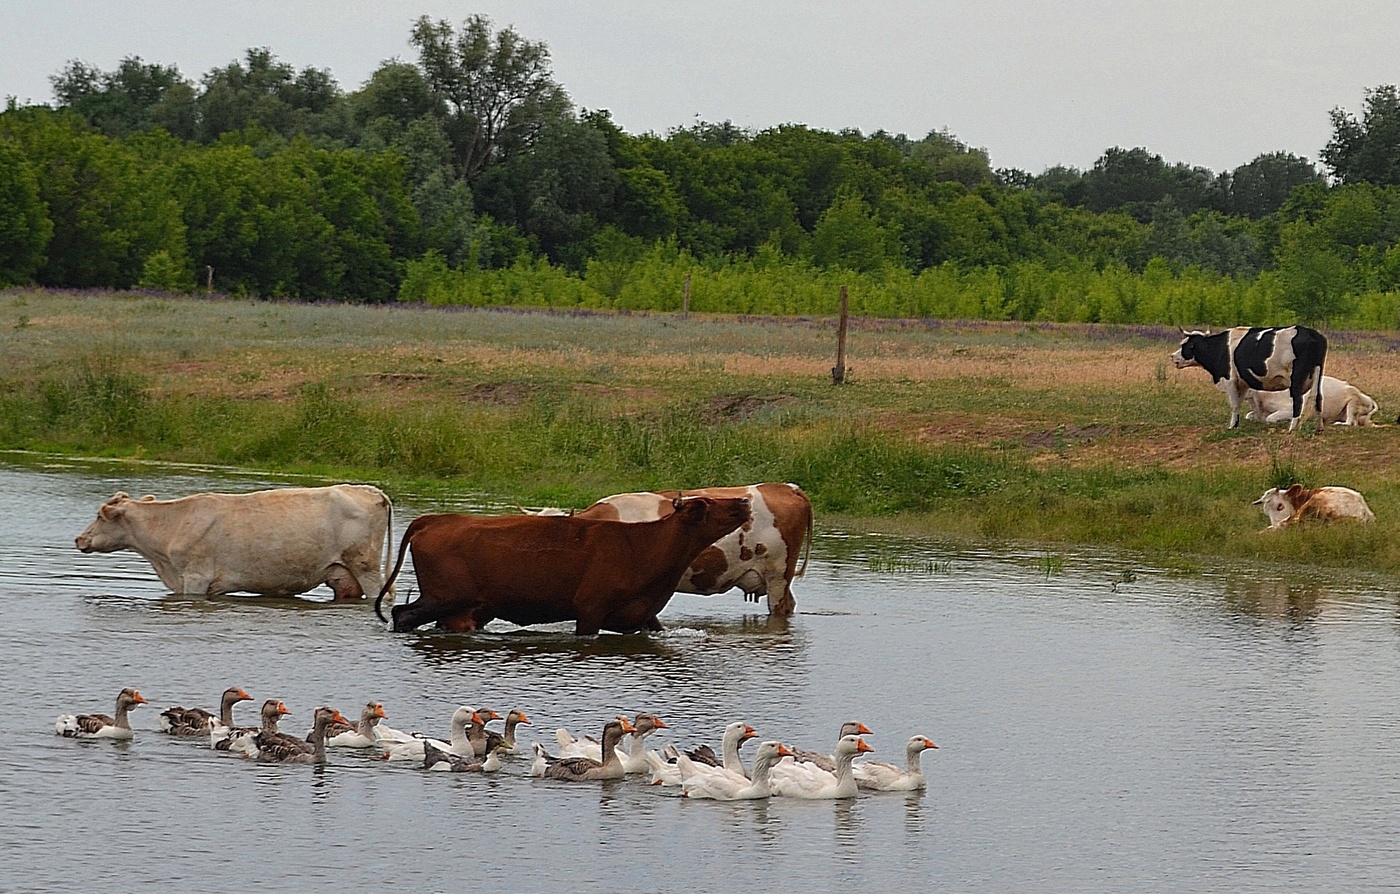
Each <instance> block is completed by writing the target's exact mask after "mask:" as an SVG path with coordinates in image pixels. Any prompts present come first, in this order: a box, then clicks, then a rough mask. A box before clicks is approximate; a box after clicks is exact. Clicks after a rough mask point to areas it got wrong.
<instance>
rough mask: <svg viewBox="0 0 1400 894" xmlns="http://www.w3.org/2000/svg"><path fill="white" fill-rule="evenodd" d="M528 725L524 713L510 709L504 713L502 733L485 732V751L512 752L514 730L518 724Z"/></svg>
mask: <svg viewBox="0 0 1400 894" xmlns="http://www.w3.org/2000/svg"><path fill="white" fill-rule="evenodd" d="M522 723H524V724H527V725H528V724H529V723H530V718H529V717H526V716H525V712H524V711H521V710H520V709H518V708H512V709H511V710H510V711H508V712H507V713H506V728H505V732H504V733H498V732H496V731H495V730H493V729H488V730H487V731H486V751H487V753H488V754H489V753H491V752H493V751H498V750H499V751H504V752H512V751H515V728H516V727H517V726H519V725H520V724H522Z"/></svg>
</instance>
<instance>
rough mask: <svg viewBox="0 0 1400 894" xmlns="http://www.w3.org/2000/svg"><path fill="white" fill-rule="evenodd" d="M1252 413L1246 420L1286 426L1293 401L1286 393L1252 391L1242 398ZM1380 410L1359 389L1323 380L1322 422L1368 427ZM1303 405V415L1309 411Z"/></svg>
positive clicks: (1343, 383) (1334, 380)
mask: <svg viewBox="0 0 1400 894" xmlns="http://www.w3.org/2000/svg"><path fill="white" fill-rule="evenodd" d="M1245 400H1247V401H1249V404H1250V406H1251V407H1253V409H1251V410H1250V411H1249V412H1248V413H1246V414H1245V417H1244V418H1246V419H1253V420H1256V421H1258V422H1287V421H1288V420H1289V419H1291V418H1292V417H1293V400H1292V398H1291V397H1290V396H1289V394H1288V392H1286V391H1254V390H1252V389H1251V390H1250V391H1249V392H1247V393H1246V394H1245ZM1379 408H1380V407H1379V405H1378V404H1377V403H1376V402H1375V401H1374V400H1372V399H1371V397H1370V395H1367V394H1363V393H1362V392H1361V389H1359V388H1357V387H1356V386H1355V385H1352V384H1350V383H1348V382H1344V381H1342V380H1341V379H1338V378H1335V377H1333V376H1323V377H1322V421H1323V422H1326V423H1329V424H1332V423H1335V424H1337V425H1356V426H1363V425H1371V417H1372V416H1373V415H1374V414H1375V412H1376V410H1378V409H1379ZM1310 409H1311V408H1310V406H1309V405H1306V404H1305V405H1304V407H1303V415H1304V416H1306V415H1307V414H1308V411H1309V410H1310Z"/></svg>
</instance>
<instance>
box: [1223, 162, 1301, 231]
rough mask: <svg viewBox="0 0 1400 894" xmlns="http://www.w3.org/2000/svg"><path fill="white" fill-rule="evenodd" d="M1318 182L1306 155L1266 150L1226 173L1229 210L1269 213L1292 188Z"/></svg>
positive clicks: (1258, 215)
mask: <svg viewBox="0 0 1400 894" xmlns="http://www.w3.org/2000/svg"><path fill="white" fill-rule="evenodd" d="M1320 182H1322V175H1321V174H1319V173H1318V172H1317V169H1316V168H1314V167H1313V165H1312V162H1310V161H1308V160H1307V159H1306V158H1302V157H1300V156H1297V155H1293V154H1291V153H1288V152H1269V153H1265V154H1263V155H1260V156H1258V157H1256V158H1255V159H1254V160H1253V161H1251V162H1249V163H1248V164H1243V165H1240V166H1239V167H1238V168H1235V170H1234V172H1233V173H1232V174H1231V176H1230V208H1229V210H1230V213H1231V214H1239V215H1244V216H1247V217H1252V218H1254V219H1256V220H1258V219H1259V218H1261V217H1266V216H1267V215H1270V214H1273V213H1275V212H1276V211H1278V210H1279V209H1280V208H1282V207H1283V203H1284V202H1285V201H1287V200H1288V195H1289V193H1291V192H1293V190H1294V188H1295V187H1298V186H1302V185H1304V184H1307V183H1320Z"/></svg>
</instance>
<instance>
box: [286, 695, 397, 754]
mask: <svg viewBox="0 0 1400 894" xmlns="http://www.w3.org/2000/svg"><path fill="white" fill-rule="evenodd" d="M387 716H389V715H387V714H385V713H384V705H383V704H381V703H380V702H370V703H369V704H367V705H365V707H364V709H363V710H362V711H360V719H359V720H358V721H357V722H356V723H354V724H353V725H352V724H349V723H333V724H331V725H330V726H329V727H327V728H326V745H327V746H330V747H334V748H373V747H374V746H375V745H376V744H378V742H379V737H378V736H377V735H375V732H374V728H375V727H376V726H378V725H379V721H381V720H383V719H384V718H385V717H387ZM306 741H308V742H310V741H311V734H310V733H307V735H306Z"/></svg>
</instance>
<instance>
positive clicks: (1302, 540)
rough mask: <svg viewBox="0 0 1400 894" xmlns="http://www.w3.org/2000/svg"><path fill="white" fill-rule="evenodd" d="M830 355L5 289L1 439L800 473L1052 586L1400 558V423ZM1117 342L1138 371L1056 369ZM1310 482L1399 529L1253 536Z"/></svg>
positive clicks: (1130, 343)
mask: <svg viewBox="0 0 1400 894" xmlns="http://www.w3.org/2000/svg"><path fill="white" fill-rule="evenodd" d="M21 318H23V320H24V321H25V322H24V325H19V321H20V319H21ZM833 344H834V327H833V326H832V325H831V321H827V320H816V321H797V320H792V321H773V320H769V321H741V320H735V319H728V318H705V317H699V316H693V317H692V318H691V319H690V320H687V321H681V320H679V319H678V318H676V317H673V316H666V315H651V316H648V315H617V316H613V315H582V316H580V315H559V314H538V313H536V314H524V313H500V312H487V311H468V312H460V311H445V310H431V309H418V308H373V307H350V306H310V305H295V304H270V303H258V302H247V301H197V300H182V299H171V298H160V297H151V296H124V295H118V296H111V295H73V294H60V293H44V292H35V291H28V292H17V293H16V292H12V293H0V448H3V449H27V450H36V451H45V452H57V453H63V454H69V455H84V456H99V457H123V458H134V457H139V458H146V459H159V460H168V461H176V462H190V463H209V464H218V465H224V466H235V467H246V468H252V469H260V470H267V471H275V472H281V473H287V474H294V473H295V474H309V475H313V476H319V477H322V478H325V479H331V480H339V479H352V480H366V481H374V482H377V483H380V484H381V485H383V486H385V487H386V488H387V489H388V490H389V491H390V492H391V493H393V492H394V491H395V490H400V489H411V490H413V491H414V492H416V493H433V492H440V493H452V492H474V493H485V494H489V495H493V496H495V497H497V498H499V499H500V500H501V501H503V502H506V503H510V502H518V503H520V504H522V505H535V506H538V505H564V506H582V505H586V504H587V503H589V502H591V501H592V500H594V499H596V498H598V497H599V496H602V495H604V494H607V493H615V492H620V491H628V490H640V489H660V488H669V487H696V486H701V485H707V484H719V483H725V484H733V483H747V482H755V481H765V480H778V481H793V482H797V483H799V484H801V485H802V487H803V488H804V490H806V492H807V493H808V494H809V495H810V496H811V498H812V501H813V504H814V506H815V508H816V511H817V514H818V520H819V524H822V523H827V522H830V523H834V524H840V525H843V526H848V527H857V526H863V527H869V528H883V529H887V530H889V531H892V532H903V533H913V534H930V533H939V534H950V535H955V536H958V537H963V538H968V539H973V540H979V541H993V542H999V541H1019V542H1030V543H1037V544H1042V545H1043V547H1042V548H1043V549H1044V555H1045V556H1046V557H1049V558H1047V560H1046V561H1047V568H1046V573H1047V574H1051V573H1057V572H1058V570H1059V569H1062V568H1063V559H1060V558H1059V554H1058V552H1056V549H1057V548H1058V547H1057V546H1056V545H1070V544H1092V545H1100V546H1115V547H1125V548H1130V549H1134V550H1141V551H1145V552H1149V553H1154V554H1157V555H1159V556H1162V557H1166V558H1168V559H1170V560H1173V561H1187V560H1186V559H1183V557H1186V556H1225V557H1233V558H1240V559H1249V560H1263V561H1297V562H1314V563H1323V564H1331V565H1344V566H1349V567H1369V568H1375V569H1381V570H1400V537H1396V536H1395V534H1396V532H1397V525H1400V523H1397V521H1396V520H1397V519H1400V476H1397V472H1396V470H1395V468H1394V467H1393V464H1392V463H1390V461H1389V457H1390V456H1392V455H1393V454H1394V448H1396V447H1400V444H1396V441H1397V440H1400V438H1397V431H1396V429H1373V430H1362V431H1350V432H1329V433H1328V434H1327V435H1326V436H1325V437H1324V438H1311V437H1308V438H1292V437H1289V436H1287V435H1283V434H1281V433H1280V432H1278V431H1276V430H1269V429H1265V428H1264V427H1263V426H1261V425H1257V424H1246V425H1244V426H1242V427H1241V428H1239V429H1236V430H1234V431H1229V432H1227V431H1226V430H1225V429H1224V419H1225V412H1224V409H1225V408H1224V405H1223V403H1224V402H1223V399H1222V398H1220V396H1219V394H1218V393H1217V392H1214V391H1213V389H1210V388H1209V386H1208V384H1207V383H1205V382H1196V381H1194V380H1190V379H1186V380H1183V379H1181V378H1180V377H1178V376H1177V374H1176V373H1175V372H1174V371H1173V372H1172V373H1171V374H1168V375H1165V376H1164V374H1163V372H1162V370H1161V369H1160V367H1159V366H1158V365H1157V364H1156V363H1155V362H1154V360H1155V358H1158V357H1160V356H1161V352H1162V351H1165V350H1166V349H1167V348H1169V347H1170V344H1160V343H1158V342H1154V341H1153V340H1152V339H1151V338H1150V337H1149V336H1144V335H1143V334H1142V333H1141V332H1136V331H1127V330H1122V331H1115V330H1104V329H1095V330H1092V331H1089V330H1084V329H1082V328H1080V329H1075V328H1060V327H1053V326H1037V327H986V326H984V325H981V324H971V325H968V326H966V327H961V328H958V327H921V326H917V325H908V324H896V325H890V326H888V327H883V328H882V327H879V326H870V325H865V326H857V327H855V328H854V329H853V335H852V339H851V351H850V354H849V360H848V362H849V365H850V368H851V371H852V374H851V381H850V383H849V384H847V385H843V386H840V387H837V386H833V385H832V384H831V383H830V377H829V374H828V372H827V370H828V369H829V367H830V364H831V359H832V356H833V350H832V349H833ZM1100 346H1105V347H1121V348H1123V349H1124V350H1127V351H1128V352H1129V362H1130V364H1131V365H1130V368H1131V369H1134V370H1138V372H1137V373H1135V375H1136V376H1137V377H1136V378H1132V377H1129V378H1128V379H1126V380H1125V379H1124V377H1123V374H1122V373H1121V372H1114V371H1109V372H1106V373H1105V374H1104V375H1102V376H1101V377H1097V378H1092V379H1084V378H1082V376H1083V375H1084V373H1083V372H1082V371H1081V372H1080V373H1077V374H1076V373H1065V374H1063V375H1061V374H1060V372H1059V371H1060V370H1061V369H1071V368H1074V367H1072V366H1069V365H1066V364H1068V360H1067V359H1066V358H1072V357H1073V356H1077V355H1078V354H1082V353H1083V352H1084V351H1085V349H1086V348H1089V349H1091V352H1090V354H1089V355H1088V356H1090V357H1091V358H1092V356H1093V354H1092V350H1097V349H1098V347H1100ZM1357 350H1367V351H1372V352H1373V353H1372V354H1367V355H1366V357H1367V358H1368V362H1375V363H1382V362H1388V361H1387V360H1385V358H1387V357H1389V356H1391V354H1390V353H1388V352H1387V350H1386V348H1385V346H1384V345H1383V344H1382V345H1380V346H1378V347H1375V348H1361V349H1357ZM1133 352H1136V353H1133ZM1139 355H1140V356H1141V358H1142V359H1141V361H1139V360H1137V359H1134V358H1137V357H1138V356H1139ZM934 360H936V361H938V362H937V363H932V362H931V361H934ZM944 361H946V362H947V364H948V366H947V368H946V369H945V368H943V366H941V365H940V364H942V363H943V362H944ZM1139 367H1140V370H1139V369H1138V368H1139ZM1092 368H1093V366H1092V364H1089V365H1087V366H1084V367H1080V369H1081V370H1082V369H1090V370H1092ZM1027 369H1032V370H1041V371H1040V372H1035V373H1034V374H1028V373H1026V370H1027ZM1044 370H1049V372H1045V371H1044ZM1075 375H1080V376H1081V378H1080V379H1076V378H1074V376H1075ZM1373 396H1376V397H1377V398H1378V399H1380V400H1381V401H1382V403H1383V404H1386V405H1393V404H1394V401H1393V400H1391V399H1390V397H1389V395H1385V394H1383V393H1375V392H1373ZM1086 433H1087V434H1086ZM1183 442H1184V443H1185V448H1186V449H1184V450H1177V451H1175V452H1172V451H1171V450H1169V449H1163V448H1174V447H1175V446H1177V445H1179V444H1182V443H1183ZM1101 448H1107V449H1106V450H1105V452H1103V453H1102V454H1101V455H1100V454H1096V453H1095V452H1094V450H1096V449H1101ZM1361 448H1365V449H1366V450H1367V451H1369V453H1368V454H1367V455H1366V456H1362V454H1361V452H1359V451H1360V450H1361ZM1183 455H1184V456H1185V457H1186V460H1187V461H1182V459H1181V457H1182V456H1183ZM1368 457H1369V458H1368ZM1197 458H1199V463H1197V462H1194V460H1195V459H1197ZM1324 475H1325V476H1330V477H1329V478H1328V480H1322V478H1323V477H1324ZM1338 475H1341V476H1342V477H1343V478H1344V479H1345V480H1334V478H1335V476H1338ZM1295 480H1300V481H1304V482H1305V483H1308V484H1311V485H1319V484H1332V483H1346V484H1349V485H1352V486H1357V487H1358V488H1359V489H1361V490H1363V492H1365V493H1366V494H1367V497H1368V499H1369V500H1370V501H1371V505H1372V508H1373V510H1374V511H1375V512H1376V514H1377V516H1378V518H1379V519H1380V521H1379V522H1378V523H1377V524H1376V525H1374V526H1370V527H1366V528H1363V527H1360V526H1348V525H1338V526H1335V527H1333V528H1309V529H1304V530H1297V531H1284V532H1272V533H1270V534H1267V535H1261V534H1260V533H1259V530H1260V529H1261V528H1263V527H1264V525H1265V521H1264V518H1263V516H1262V514H1260V513H1259V511H1258V509H1257V507H1254V506H1252V505H1250V502H1251V501H1252V500H1253V499H1254V498H1256V497H1257V496H1258V495H1259V494H1260V493H1261V492H1262V491H1263V490H1264V489H1265V488H1267V487H1270V486H1283V485H1286V484H1288V483H1292V481H1295ZM1052 558H1053V559H1057V560H1058V562H1059V565H1058V567H1052V566H1053V565H1054V563H1052V562H1051V561H1050V559H1052ZM881 561H882V562H883V563H885V564H887V565H889V567H892V568H895V567H904V566H905V565H906V564H907V562H905V561H904V560H901V559H900V558H899V557H898V556H890V557H885V558H882V559H881Z"/></svg>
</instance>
